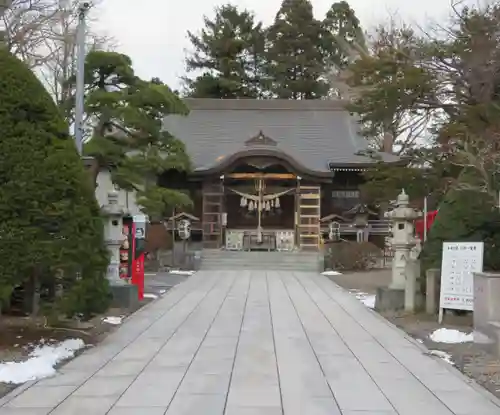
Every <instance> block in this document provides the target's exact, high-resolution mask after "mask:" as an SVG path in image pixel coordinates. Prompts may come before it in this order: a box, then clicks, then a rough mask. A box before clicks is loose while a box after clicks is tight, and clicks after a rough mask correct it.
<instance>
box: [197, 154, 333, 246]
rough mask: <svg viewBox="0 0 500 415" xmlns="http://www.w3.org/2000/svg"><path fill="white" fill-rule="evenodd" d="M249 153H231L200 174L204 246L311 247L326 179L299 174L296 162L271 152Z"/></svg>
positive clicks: (315, 239) (317, 236)
mask: <svg viewBox="0 0 500 415" xmlns="http://www.w3.org/2000/svg"><path fill="white" fill-rule="evenodd" d="M253 153H254V154H249V152H248V151H244V152H241V153H237V154H236V155H233V156H231V157H230V158H228V159H227V160H226V162H225V163H223V162H221V163H220V164H219V166H218V168H217V169H216V168H214V169H212V171H210V173H211V175H210V176H208V177H207V176H205V177H204V183H203V188H202V195H203V213H202V223H203V242H204V247H206V248H223V249H226V250H230V251H294V250H296V249H298V248H300V249H301V250H304V249H306V250H317V249H318V247H319V245H320V223H319V219H320V213H321V212H320V211H321V183H324V182H326V180H331V178H328V177H326V178H321V177H315V176H313V175H311V174H310V173H309V174H308V172H304V173H302V171H303V170H304V169H303V168H302V167H301V166H300V165H298V163H297V162H294V161H293V160H292V161H291V162H290V161H289V160H288V159H287V157H288V156H286V155H284V154H283V153H281V152H279V151H276V150H273V151H266V152H264V151H262V150H259V151H256V150H254V151H253ZM258 153H265V154H258ZM302 174H304V175H305V177H302ZM321 180H323V181H321Z"/></svg>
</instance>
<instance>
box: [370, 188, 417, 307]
mask: <svg viewBox="0 0 500 415" xmlns="http://www.w3.org/2000/svg"><path fill="white" fill-rule="evenodd" d="M409 203H410V202H409V198H408V195H407V194H406V193H405V191H404V189H403V190H402V191H401V193H400V194H399V196H398V199H397V202H396V208H394V210H392V211H391V212H388V213H386V215H385V216H386V217H387V218H388V219H390V221H391V230H392V238H390V245H391V248H392V250H393V252H394V259H393V261H392V279H391V284H390V285H389V287H388V288H385V287H384V288H380V289H379V290H378V292H377V301H376V304H375V308H377V309H378V310H380V311H382V310H388V309H392V310H395V309H403V308H405V309H406V310H407V311H414V309H415V296H416V291H417V286H416V281H417V273H418V268H419V267H418V259H417V258H418V255H419V253H420V241H419V240H418V239H417V238H415V236H414V221H415V219H417V218H419V217H421V216H422V213H421V212H418V211H416V210H415V209H412V208H410V207H409Z"/></svg>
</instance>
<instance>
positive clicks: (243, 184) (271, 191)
mask: <svg viewBox="0 0 500 415" xmlns="http://www.w3.org/2000/svg"><path fill="white" fill-rule="evenodd" d="M273 170H278V169H273ZM298 183H299V179H298V178H297V176H296V175H294V174H292V173H278V172H246V173H240V172H234V173H230V174H227V175H224V202H225V203H224V204H225V215H226V219H225V223H224V227H225V248H226V249H228V250H243V251H255V250H264V251H292V250H293V249H294V248H295V246H296V240H295V235H296V232H295V230H296V229H295V228H296V223H295V217H296V215H295V212H296V194H297V186H298Z"/></svg>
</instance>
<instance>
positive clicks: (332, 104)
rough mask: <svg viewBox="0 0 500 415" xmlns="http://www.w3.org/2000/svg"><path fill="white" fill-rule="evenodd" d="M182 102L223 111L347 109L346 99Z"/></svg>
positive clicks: (192, 100) (211, 99)
mask: <svg viewBox="0 0 500 415" xmlns="http://www.w3.org/2000/svg"><path fill="white" fill-rule="evenodd" d="M184 102H185V103H186V105H187V106H188V108H189V109H191V110H206V111H210V110H214V111H216V110H224V111H238V110H243V111H259V110H266V111H272V110H278V111H283V110H288V111H347V110H346V105H347V104H348V101H345V100H340V99H324V100H323V99H302V100H293V99H254V98H242V99H218V98H185V99H184Z"/></svg>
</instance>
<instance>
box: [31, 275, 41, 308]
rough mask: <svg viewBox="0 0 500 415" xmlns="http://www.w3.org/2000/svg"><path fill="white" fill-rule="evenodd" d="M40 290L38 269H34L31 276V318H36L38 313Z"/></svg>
mask: <svg viewBox="0 0 500 415" xmlns="http://www.w3.org/2000/svg"><path fill="white" fill-rule="evenodd" d="M40 290H41V283H40V269H39V268H35V269H34V271H33V275H32V297H31V317H37V316H38V314H39V313H40Z"/></svg>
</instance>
